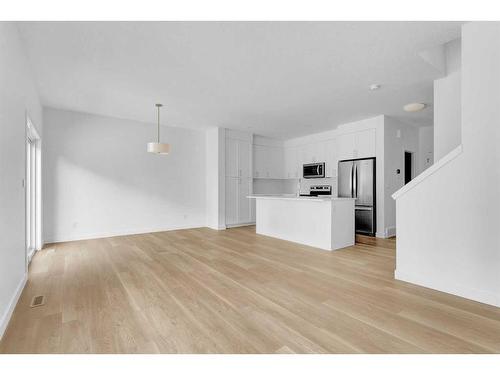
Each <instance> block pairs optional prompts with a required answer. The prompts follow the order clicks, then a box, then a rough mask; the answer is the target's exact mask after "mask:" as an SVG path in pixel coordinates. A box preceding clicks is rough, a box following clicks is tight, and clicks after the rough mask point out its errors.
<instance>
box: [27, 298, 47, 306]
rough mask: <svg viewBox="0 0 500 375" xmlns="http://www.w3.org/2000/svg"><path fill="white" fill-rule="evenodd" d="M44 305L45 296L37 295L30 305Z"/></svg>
mask: <svg viewBox="0 0 500 375" xmlns="http://www.w3.org/2000/svg"><path fill="white" fill-rule="evenodd" d="M42 305H45V296H35V297H33V299H32V300H31V305H30V307H38V306H42Z"/></svg>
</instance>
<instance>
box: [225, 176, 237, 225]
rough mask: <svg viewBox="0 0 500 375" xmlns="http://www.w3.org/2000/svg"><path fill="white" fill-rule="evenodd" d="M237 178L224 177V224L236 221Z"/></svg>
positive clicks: (231, 223) (232, 223)
mask: <svg viewBox="0 0 500 375" xmlns="http://www.w3.org/2000/svg"><path fill="white" fill-rule="evenodd" d="M238 200H239V178H237V177H226V225H234V224H237V223H238V216H239V215H238V203H239V202H238Z"/></svg>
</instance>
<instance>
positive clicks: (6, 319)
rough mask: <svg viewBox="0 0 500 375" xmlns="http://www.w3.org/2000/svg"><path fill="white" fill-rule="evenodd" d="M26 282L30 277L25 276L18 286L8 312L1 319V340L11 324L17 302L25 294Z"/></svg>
mask: <svg viewBox="0 0 500 375" xmlns="http://www.w3.org/2000/svg"><path fill="white" fill-rule="evenodd" d="M26 281H28V275H24V276H23V278H22V280H21V282H20V283H19V285H18V286H17V289H16V291H15V292H14V295H13V296H12V298H11V299H10V302H9V305H8V306H7V310H6V311H5V312H4V314H3V316H2V318H1V319H0V340H1V339H2V337H3V335H4V333H5V330H6V329H7V326H8V324H9V321H10V318H11V317H12V313H13V312H14V309H15V308H16V305H17V302H18V301H19V297H21V293H22V292H23V289H24V286H25V285H26Z"/></svg>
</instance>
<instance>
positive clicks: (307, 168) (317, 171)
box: [302, 163, 325, 178]
mask: <svg viewBox="0 0 500 375" xmlns="http://www.w3.org/2000/svg"><path fill="white" fill-rule="evenodd" d="M302 170H303V174H302V175H303V176H304V178H323V177H325V163H312V164H304V166H303V167H302Z"/></svg>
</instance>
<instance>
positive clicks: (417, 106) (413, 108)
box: [403, 103, 426, 112]
mask: <svg viewBox="0 0 500 375" xmlns="http://www.w3.org/2000/svg"><path fill="white" fill-rule="evenodd" d="M425 107H426V105H425V104H424V103H410V104H407V105H405V106H404V107H403V109H404V110H405V111H406V112H418V111H421V110H422V109H424V108H425Z"/></svg>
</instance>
